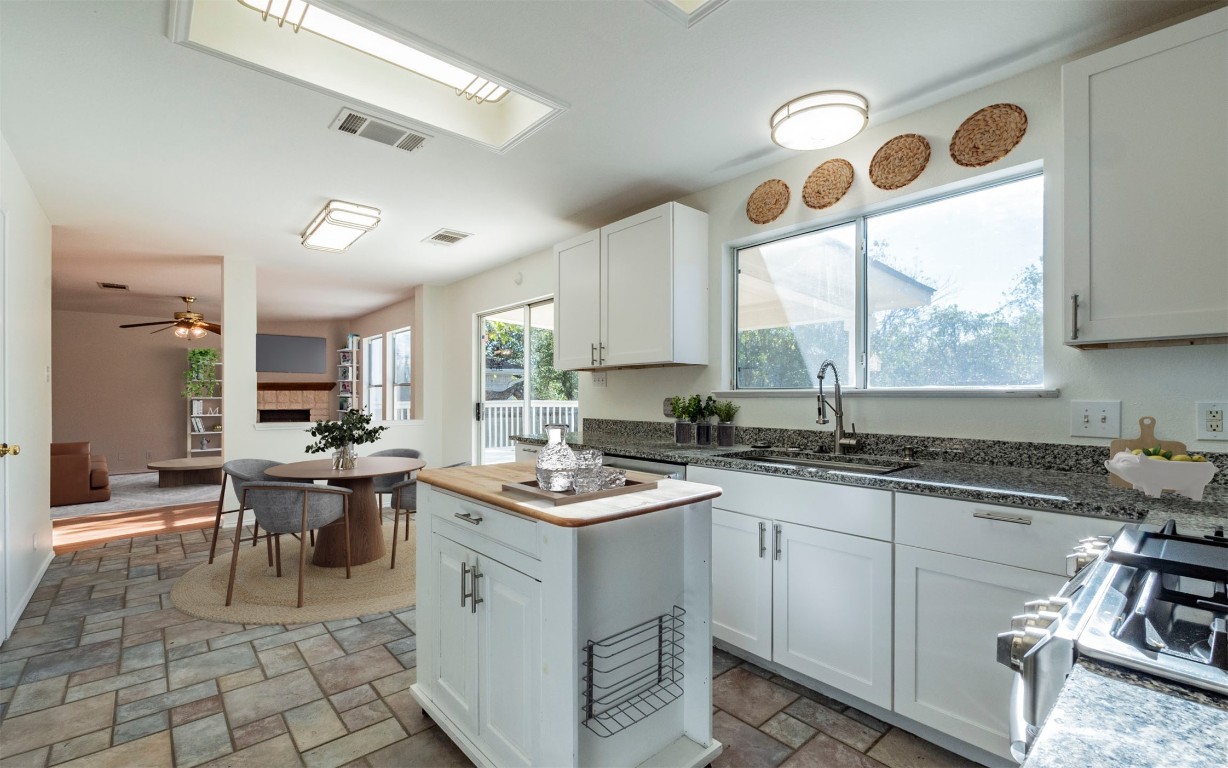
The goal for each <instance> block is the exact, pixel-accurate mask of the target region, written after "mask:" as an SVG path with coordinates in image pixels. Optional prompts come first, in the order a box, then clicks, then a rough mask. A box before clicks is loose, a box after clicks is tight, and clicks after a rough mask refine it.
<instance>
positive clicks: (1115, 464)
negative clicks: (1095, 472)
mask: <svg viewBox="0 0 1228 768" xmlns="http://www.w3.org/2000/svg"><path fill="white" fill-rule="evenodd" d="M1104 466H1105V468H1106V469H1108V470H1109V471H1110V472H1112V473H1113V474H1115V475H1117V476H1118V477H1120V478H1121V479H1122V480H1125V481H1126V482H1127V483H1130V485H1132V486H1134V488H1135V489H1136V490H1139V491H1142V492H1143V493H1145V494H1147V495H1148V496H1151V497H1153V498H1158V497H1159V496H1160V494H1161V493H1162V492H1164V491H1172V492H1174V493H1178V494H1180V495H1182V496H1185V497H1186V498H1190V499H1193V500H1194V501H1202V492H1203V489H1204V488H1206V486H1207V483H1209V482H1211V478H1212V477H1214V476H1215V473H1216V471H1217V467H1216V466H1215V465H1214V464H1212V463H1211V462H1209V461H1207V459H1206V457H1205V456H1201V455H1199V454H1187V453H1178V454H1174V453H1173V452H1172V451H1166V450H1164V449H1162V448H1161V447H1160V446H1158V445H1157V446H1155V447H1154V448H1135V449H1134V450H1133V451H1120V452H1118V453H1117V454H1115V455H1114V456H1113V458H1111V459H1109V460H1108V461H1106V462H1104Z"/></svg>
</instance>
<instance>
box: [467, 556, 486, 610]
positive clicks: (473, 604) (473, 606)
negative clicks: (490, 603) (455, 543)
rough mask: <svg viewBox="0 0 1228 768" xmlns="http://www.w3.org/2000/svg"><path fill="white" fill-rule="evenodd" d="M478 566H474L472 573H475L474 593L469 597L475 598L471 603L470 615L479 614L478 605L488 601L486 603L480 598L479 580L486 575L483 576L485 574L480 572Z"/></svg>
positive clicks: (475, 564) (476, 564)
mask: <svg viewBox="0 0 1228 768" xmlns="http://www.w3.org/2000/svg"><path fill="white" fill-rule="evenodd" d="M478 566H479V564H478V563H474V564H473V571H472V573H473V591H472V592H471V593H470V594H469V596H470V597H472V598H473V599H472V600H470V601H469V612H470V613H477V612H478V603H484V602H486V601H485V600H483V599H482V598H480V597H478V579H480V578H482V576H484V575H485V574H483V573H482V572H481V571H480V570H478Z"/></svg>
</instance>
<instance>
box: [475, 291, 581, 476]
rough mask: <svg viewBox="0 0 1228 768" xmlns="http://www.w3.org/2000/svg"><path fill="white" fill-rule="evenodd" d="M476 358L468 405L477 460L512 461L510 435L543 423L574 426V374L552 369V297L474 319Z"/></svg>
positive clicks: (576, 382)
mask: <svg viewBox="0 0 1228 768" xmlns="http://www.w3.org/2000/svg"><path fill="white" fill-rule="evenodd" d="M478 333H479V334H480V335H479V339H478V354H479V357H480V359H481V361H482V364H481V366H480V371H479V375H480V377H481V380H480V382H479V387H478V391H479V392H481V398H482V399H481V402H479V403H478V404H477V406H476V408H475V409H474V415H475V417H476V418H477V421H478V445H479V447H480V453H479V461H480V462H481V463H482V464H498V463H502V462H508V461H514V460H515V446H514V445H513V443H512V440H511V437H512V435H535V434H538V433H540V432H541V431H542V427H543V426H544V425H546V424H554V423H560V424H568V425H570V427H571V429H572V430H576V429H579V426H580V424H579V419H580V404H579V401H578V398H579V394H580V392H579V390H580V385H579V378H578V377H577V375H576V372H575V371H559V370H556V369H555V368H554V301H553V300H546V301H541V302H536V303H533V304H521V305H518V306H515V307H509V308H507V309H503V310H499V311H497V312H490V313H488V314H485V315H481V316H480V317H479V318H478Z"/></svg>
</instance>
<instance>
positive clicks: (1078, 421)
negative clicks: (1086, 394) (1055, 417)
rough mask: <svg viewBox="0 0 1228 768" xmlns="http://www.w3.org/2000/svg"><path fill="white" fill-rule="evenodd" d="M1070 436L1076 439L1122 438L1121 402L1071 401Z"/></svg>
mask: <svg viewBox="0 0 1228 768" xmlns="http://www.w3.org/2000/svg"><path fill="white" fill-rule="evenodd" d="M1070 434H1071V435H1073V436H1074V437H1121V401H1120V400H1072V401H1070Z"/></svg>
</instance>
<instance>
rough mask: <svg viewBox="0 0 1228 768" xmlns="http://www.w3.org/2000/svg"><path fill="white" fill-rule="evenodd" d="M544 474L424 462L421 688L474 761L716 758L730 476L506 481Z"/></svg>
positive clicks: (683, 761) (429, 708)
mask: <svg viewBox="0 0 1228 768" xmlns="http://www.w3.org/2000/svg"><path fill="white" fill-rule="evenodd" d="M533 476H534V467H533V465H532V464H528V463H520V464H499V465H487V466H478V467H457V468H451V469H436V470H424V471H422V472H420V473H419V474H418V481H419V484H420V485H421V486H422V489H421V490H420V491H419V497H418V522H417V552H418V557H417V593H418V594H417V602H418V680H417V682H416V683H415V684H414V685H413V686H412V688H411V691H412V693H413V696H414V698H415V699H416V700H417V701H418V703H419V704H420V705H421V706H422V708H423V710H424V711H425V712H426V713H427V714H428V715H430V716H431V717H432V718H433V719H434V720H435V722H436V723H437V724H438V725H439V726H440V728H441V729H442V730H443V731H444V732H445V733H447V734H448V735H449V736H450V737H451V738H452V740H453V741H454V742H456V744H457V745H458V746H459V747H460V748H461V749H462V750H463V751H464V752H465V754H466V755H467V756H468V757H469V758H470V759H471V760H473V761H474V763H476V764H478V765H490V766H493V765H499V766H532V765H550V766H576V765H601V766H620V765H624V766H634V765H639V764H641V763H645V762H647V763H649V764H652V765H666V766H698V765H706V764H708V763H709V762H711V761H712V760H713V759H715V758H716V757H717V756H718V755H719V754H720V752H721V744H720V742H717V741H715V740H714V739H713V738H712V691H711V665H712V630H711V622H710V612H711V534H712V517H711V499H713V498H715V497H717V496H719V495H720V489H719V488H716V487H713V486H709V485H701V484H697V483H688V482H684V481H680V480H662V481H660V482H659V484H658V485H657V487H656V488H652V489H648V490H641V491H637V492H634V493H626V494H623V495H618V496H609V497H603V498H596V499H593V500H590V501H584V502H579V503H574V504H567V505H558V506H556V505H555V504H554V503H553V502H552V501H550V500H547V499H542V498H537V497H534V496H532V495H528V494H526V493H523V492H521V491H513V490H504V489H503V484H504V483H523V482H526V481H528V480H530V479H531V478H533ZM629 479H639V480H651V479H654V478H651V477H648V476H637V475H635V474H634V473H632V474H630V475H629Z"/></svg>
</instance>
